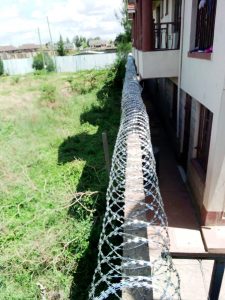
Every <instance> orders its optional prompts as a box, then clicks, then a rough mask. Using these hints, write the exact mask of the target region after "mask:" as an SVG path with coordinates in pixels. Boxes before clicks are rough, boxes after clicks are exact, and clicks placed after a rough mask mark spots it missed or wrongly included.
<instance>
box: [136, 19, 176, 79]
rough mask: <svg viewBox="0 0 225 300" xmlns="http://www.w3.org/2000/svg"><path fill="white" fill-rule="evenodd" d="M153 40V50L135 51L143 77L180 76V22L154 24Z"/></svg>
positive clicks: (140, 73) (139, 70) (138, 67)
mask: <svg viewBox="0 0 225 300" xmlns="http://www.w3.org/2000/svg"><path fill="white" fill-rule="evenodd" d="M152 40H153V41H152V42H153V50H152V51H142V50H139V49H134V51H133V54H134V57H135V61H136V64H137V69H138V72H139V75H140V76H141V78H142V79H148V78H164V77H178V72H179V48H180V23H179V22H167V23H155V24H153V39H152Z"/></svg>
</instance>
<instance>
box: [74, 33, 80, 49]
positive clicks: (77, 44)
mask: <svg viewBox="0 0 225 300" xmlns="http://www.w3.org/2000/svg"><path fill="white" fill-rule="evenodd" d="M73 41H74V44H75V45H76V47H77V48H78V49H79V48H80V47H81V43H82V42H81V40H80V37H79V36H78V35H76V36H75V37H74V38H73Z"/></svg>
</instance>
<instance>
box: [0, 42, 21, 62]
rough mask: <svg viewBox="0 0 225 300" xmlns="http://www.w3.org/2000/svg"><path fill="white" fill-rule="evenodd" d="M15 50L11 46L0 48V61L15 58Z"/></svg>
mask: <svg viewBox="0 0 225 300" xmlns="http://www.w3.org/2000/svg"><path fill="white" fill-rule="evenodd" d="M16 52H17V48H16V47H14V46H12V45H7V46H0V57H1V59H11V58H16Z"/></svg>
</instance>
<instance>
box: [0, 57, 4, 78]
mask: <svg viewBox="0 0 225 300" xmlns="http://www.w3.org/2000/svg"><path fill="white" fill-rule="evenodd" d="M3 74H4V65H3V61H2V59H1V58H0V76H1V75H3Z"/></svg>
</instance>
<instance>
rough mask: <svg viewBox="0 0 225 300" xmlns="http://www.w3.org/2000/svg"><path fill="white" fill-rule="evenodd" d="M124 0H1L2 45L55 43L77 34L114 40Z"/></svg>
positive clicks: (0, 31) (118, 27)
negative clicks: (118, 15)
mask: <svg viewBox="0 0 225 300" xmlns="http://www.w3.org/2000/svg"><path fill="white" fill-rule="evenodd" d="M121 3H122V0H7V1H0V45H14V46H18V45H21V44H25V43H35V44H38V43H39V40H38V28H39V29H40V34H41V40H42V43H46V42H48V41H50V38H49V31H48V26H47V20H46V17H47V16H48V18H49V22H50V28H51V33H52V38H53V41H54V42H57V41H58V40H59V36H60V34H61V35H62V36H63V38H67V37H68V38H69V39H72V38H73V37H74V36H75V35H83V36H85V37H87V38H89V37H96V36H100V37H101V38H102V39H107V40H108V39H114V38H115V37H116V35H117V34H118V33H120V32H121V31H122V28H121V26H120V23H119V20H118V19H117V18H116V16H115V13H119V11H120V8H121Z"/></svg>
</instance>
